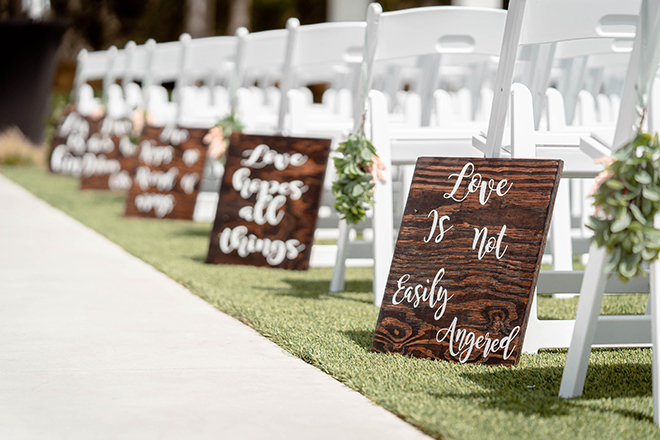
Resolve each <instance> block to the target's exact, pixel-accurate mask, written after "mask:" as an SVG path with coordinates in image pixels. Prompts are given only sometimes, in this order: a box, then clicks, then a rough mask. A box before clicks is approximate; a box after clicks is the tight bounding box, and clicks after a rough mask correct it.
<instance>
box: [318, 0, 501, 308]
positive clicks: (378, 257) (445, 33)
mask: <svg viewBox="0 0 660 440" xmlns="http://www.w3.org/2000/svg"><path fill="white" fill-rule="evenodd" d="M505 16H506V13H505V12H504V11H501V10H495V9H482V8H467V7H443V6H439V7H428V8H415V9H407V10H402V11H395V12H389V13H382V9H381V7H380V5H379V4H377V3H372V4H371V6H370V7H369V10H368V13H367V36H366V42H365V51H366V52H365V57H364V61H363V63H364V64H363V67H362V72H363V76H362V84H363V87H362V88H361V89H360V93H364V92H365V91H368V90H369V89H370V85H371V83H372V80H373V78H372V72H373V69H374V65H375V64H376V63H377V62H379V61H389V60H396V59H400V58H405V57H411V56H416V57H425V59H426V60H429V59H433V60H434V62H433V63H428V64H429V66H430V67H429V69H430V71H428V72H425V73H424V74H423V76H422V79H421V83H422V84H425V86H424V87H423V88H422V90H426V92H424V93H427V94H430V96H431V97H432V95H433V93H432V87H433V86H434V85H435V84H436V83H437V81H436V80H437V72H438V69H439V66H440V65H441V63H442V61H441V58H442V57H443V56H444V55H446V54H452V55H456V54H461V53H464V54H470V55H471V58H472V57H473V56H475V55H480V56H482V57H484V58H488V57H491V56H497V55H498V54H499V49H500V46H501V41H502V36H503V33H504V21H505ZM435 61H437V62H435ZM361 96H364V95H361ZM360 99H361V97H360V96H359V97H358V102H361V101H360ZM429 105H430V101H429ZM369 111H370V112H369V113H368V121H369V125H368V129H367V136H368V137H370V138H371V140H372V143H373V144H374V146H375V148H376V150H377V152H378V155H379V157H380V159H381V161H383V163H384V164H385V180H386V181H385V182H384V183H382V182H380V181H378V180H377V181H376V188H375V191H374V194H375V195H374V199H375V205H374V209H373V217H372V224H373V230H374V233H373V234H374V239H373V244H372V246H373V258H374V284H373V291H374V304H376V305H380V303H381V301H382V297H383V294H384V291H385V284H386V282H387V276H388V272H389V266H390V263H391V259H392V253H393V241H394V224H395V221H394V213H393V211H394V206H395V203H396V202H398V201H399V200H401V201H404V200H405V199H406V198H407V189H408V187H409V186H410V181H411V180H412V167H411V165H412V164H414V163H415V160H416V158H417V157H418V156H422V155H427V156H428V155H432V156H467V157H469V156H483V154H482V153H481V152H479V151H478V150H476V149H475V148H473V147H472V146H471V138H472V136H473V135H474V134H476V133H477V132H478V131H475V129H468V130H461V129H447V128H435V127H418V128H408V129H404V128H402V129H395V128H394V127H393V125H392V124H391V123H390V121H389V117H388V115H387V99H386V97H385V95H384V94H383V93H382V92H378V91H372V92H370V94H369ZM356 114H357V115H358V117H357V118H356V121H355V122H356V127H357V126H359V123H361V118H360V115H361V114H362V109H360V110H356ZM395 165H397V166H401V167H402V174H403V177H402V178H401V182H400V183H399V182H397V186H400V187H401V188H402V189H401V193H402V195H401V197H400V198H399V200H394V198H393V191H394V185H393V184H394V182H393V178H394V176H395V175H396V174H394V173H392V167H393V166H395ZM399 205H400V206H402V205H403V203H400V204H399ZM397 211H398V212H397V220H398V219H399V217H400V213H401V212H402V209H398V210H397ZM349 232H350V228H349V227H348V225H347V224H346V222H342V223H341V224H340V237H339V240H338V245H339V249H338V254H337V262H336V264H335V270H334V272H333V278H332V281H331V284H330V291H331V292H334V291H341V290H343V283H344V273H345V264H346V263H345V262H346V259H347V258H349V257H350V256H351V253H352V252H353V251H352V250H351V247H353V246H352V245H351V243H350V242H349V239H348V235H349ZM362 246H363V245H362ZM355 253H356V254H357V255H358V256H361V255H360V253H361V251H358V250H357V249H356V251H355Z"/></svg>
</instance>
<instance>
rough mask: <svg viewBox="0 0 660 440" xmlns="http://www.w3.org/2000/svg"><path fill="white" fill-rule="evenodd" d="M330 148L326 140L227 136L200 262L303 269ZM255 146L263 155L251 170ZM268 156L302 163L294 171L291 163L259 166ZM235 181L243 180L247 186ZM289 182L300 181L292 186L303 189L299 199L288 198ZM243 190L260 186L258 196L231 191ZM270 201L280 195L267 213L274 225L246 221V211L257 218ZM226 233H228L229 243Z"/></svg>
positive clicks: (314, 225) (306, 264) (305, 263)
mask: <svg viewBox="0 0 660 440" xmlns="http://www.w3.org/2000/svg"><path fill="white" fill-rule="evenodd" d="M330 143H331V141H330V140H329V139H309V138H293V137H283V136H258V135H245V134H234V135H232V138H231V143H230V146H229V149H228V151H227V162H226V164H225V174H224V176H223V179H222V186H221V188H220V198H219V200H220V201H219V203H218V211H217V213H216V218H215V223H214V225H213V230H212V232H211V241H210V246H209V253H208V257H207V259H206V262H207V263H215V264H241V265H251V266H267V267H278V268H282V269H291V270H306V269H307V268H308V267H309V257H310V255H311V249H312V243H313V240H314V229H315V227H316V218H317V214H318V209H319V203H320V199H321V191H322V189H323V179H324V176H325V171H326V167H327V162H328V154H329V152H330ZM260 145H265V146H267V148H268V150H269V152H268V153H264V154H265V155H268V156H265V155H261V156H260V157H261V158H260V159H259V162H258V163H257V164H254V165H251V164H250V162H249V158H250V157H251V156H252V153H253V152H254V150H255V149H256V148H260V147H258V146H260ZM274 155H278V157H279V160H288V159H287V158H295V157H298V158H300V157H302V156H306V157H307V159H306V160H305V162H304V163H303V164H301V165H299V166H296V165H295V164H293V163H291V164H289V165H288V166H286V167H284V168H283V167H282V166H280V167H279V168H283V169H278V168H277V167H276V166H275V165H274V164H266V165H264V164H263V159H264V157H271V158H273V157H274ZM237 172H238V174H237ZM248 174H249V175H248ZM238 176H243V177H245V176H247V179H249V182H247V181H245V179H243V180H241V179H239V177H238ZM239 180H240V181H241V182H243V183H242V184H241V183H240V182H239ZM295 181H300V184H297V185H298V187H300V188H304V190H303V192H302V196H301V197H300V198H296V196H295V195H293V194H294V193H293V192H291V193H290V194H288V192H289V191H288V190H287V188H289V187H292V186H295V185H296V184H295ZM261 182H263V183H261ZM236 185H238V186H236ZM241 185H243V186H241ZM249 185H254V187H253V188H255V189H256V188H257V187H259V186H261V185H265V189H263V191H264V193H263V194H261V193H260V191H248V192H246V193H245V194H244V195H245V196H246V197H243V196H241V194H240V193H239V191H237V190H236V189H235V186H236V187H237V188H239V189H240V188H243V187H244V186H248V187H249ZM276 196H284V197H282V198H281V199H282V204H281V205H280V204H274V205H273V208H275V209H273V210H272V212H271V214H274V215H276V216H277V217H278V218H281V219H280V220H279V222H277V223H276V224H272V223H270V222H268V221H264V220H261V221H259V219H254V218H250V212H252V213H257V211H261V209H260V207H266V206H267V205H265V204H264V203H262V202H264V201H271V200H272V201H273V203H275V200H274V197H276ZM267 209H268V208H267V207H266V210H267ZM239 212H241V213H242V214H241V215H239ZM246 212H247V218H246V214H245V213H246ZM260 223H261V224H260ZM273 223H275V222H273ZM230 232H233V234H234V235H233V238H231V239H229V237H230V235H229V234H230ZM223 234H225V235H224V239H225V240H224V241H223ZM222 243H224V245H222Z"/></svg>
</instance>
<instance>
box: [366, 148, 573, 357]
mask: <svg viewBox="0 0 660 440" xmlns="http://www.w3.org/2000/svg"><path fill="white" fill-rule="evenodd" d="M562 169H563V162H562V161H561V160H537V159H468V158H435V157H423V158H420V159H419V160H418V161H417V165H416V168H415V175H414V178H413V183H412V186H411V189H410V193H409V197H408V202H407V204H406V208H405V211H404V216H403V222H402V225H401V229H400V232H399V238H398V241H397V244H396V249H395V252H394V257H393V259H392V266H391V268H390V274H389V279H388V281H387V285H386V288H385V296H384V298H383V303H382V306H381V310H380V315H379V317H378V323H377V325H376V331H375V334H374V339H373V343H372V346H371V351H375V352H391V353H400V354H404V355H411V356H416V357H424V358H432V359H442V360H447V361H452V362H458V363H474V364H488V365H515V364H517V363H518V359H519V356H520V351H521V348H522V344H523V341H524V337H525V329H526V327H527V321H528V318H529V313H530V307H531V305H532V295H533V294H534V288H535V286H536V280H537V277H538V272H539V268H540V265H541V258H542V256H543V250H544V247H545V240H546V237H547V233H548V227H549V224H550V218H551V215H552V208H553V206H554V200H555V196H556V192H557V187H558V184H559V177H560V176H561V171H562Z"/></svg>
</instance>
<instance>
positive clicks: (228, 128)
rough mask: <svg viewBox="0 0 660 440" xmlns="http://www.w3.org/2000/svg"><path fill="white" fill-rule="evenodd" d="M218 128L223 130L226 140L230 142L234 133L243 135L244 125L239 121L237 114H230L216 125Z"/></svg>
mask: <svg viewBox="0 0 660 440" xmlns="http://www.w3.org/2000/svg"><path fill="white" fill-rule="evenodd" d="M215 126H216V127H220V128H222V134H223V135H224V136H225V139H227V140H229V137H230V136H231V134H232V133H233V132H235V131H236V132H238V133H241V132H242V131H243V128H244V127H243V124H241V121H239V120H238V117H237V116H236V113H235V112H233V111H232V112H231V113H229V114H228V115H227V116H225V118H224V119H223V120H221V121H220V122H218V123H217V124H215Z"/></svg>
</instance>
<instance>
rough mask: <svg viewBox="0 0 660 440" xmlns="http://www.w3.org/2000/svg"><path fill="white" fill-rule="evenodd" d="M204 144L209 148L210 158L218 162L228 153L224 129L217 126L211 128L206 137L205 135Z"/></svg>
mask: <svg viewBox="0 0 660 440" xmlns="http://www.w3.org/2000/svg"><path fill="white" fill-rule="evenodd" d="M204 142H206V143H207V144H208V146H209V151H208V154H209V157H211V159H214V160H217V159H218V158H219V157H220V156H222V155H223V154H225V151H227V141H226V140H225V134H224V132H223V131H222V127H219V126H216V127H213V128H211V129H210V130H209V131H208V133H206V135H204Z"/></svg>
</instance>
